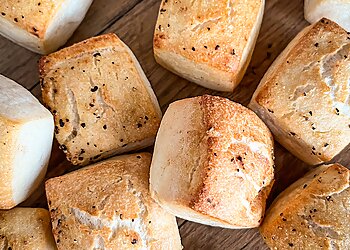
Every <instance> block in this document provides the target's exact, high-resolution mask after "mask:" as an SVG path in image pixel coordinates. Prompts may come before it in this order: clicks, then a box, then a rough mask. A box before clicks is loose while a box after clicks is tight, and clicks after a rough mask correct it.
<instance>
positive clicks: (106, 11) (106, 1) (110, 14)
mask: <svg viewBox="0 0 350 250" xmlns="http://www.w3.org/2000/svg"><path fill="white" fill-rule="evenodd" d="M141 1H142V0H98V1H94V2H93V4H92V5H91V8H90V10H89V11H88V13H87V15H86V17H85V19H84V21H83V22H82V24H81V25H80V26H79V28H78V29H77V30H76V32H75V33H74V34H73V36H72V38H71V39H70V40H69V41H68V43H67V44H72V43H73V42H77V41H81V40H83V39H85V38H87V37H90V36H94V35H96V34H98V33H100V32H101V31H103V30H104V29H106V28H107V27H108V26H109V25H110V24H112V23H113V22H115V21H116V20H118V19H119V18H120V17H121V16H123V15H124V14H125V13H127V12H128V11H129V10H130V9H132V8H133V7H134V6H135V5H136V4H138V3H139V2H141ZM0 53H1V61H0V74H3V75H5V76H7V77H9V78H11V79H13V80H15V81H17V82H18V83H20V84H22V85H23V86H24V87H26V88H28V89H31V88H33V86H35V85H36V84H37V83H38V79H39V78H38V66H37V62H38V60H39V58H40V55H38V54H35V53H33V52H30V51H29V50H26V49H25V48H23V47H21V46H19V45H16V44H14V43H12V42H11V41H9V40H7V39H6V38H4V37H0Z"/></svg>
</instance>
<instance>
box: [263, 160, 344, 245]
mask: <svg viewBox="0 0 350 250" xmlns="http://www.w3.org/2000/svg"><path fill="white" fill-rule="evenodd" d="M349 178H350V171H349V170H348V169H347V168H345V167H343V166H341V165H339V164H332V165H323V166H320V167H317V168H316V169H314V170H312V171H310V172H309V173H307V174H306V175H305V176H304V177H303V178H301V179H300V180H298V181H297V182H295V183H294V184H293V185H291V186H290V187H288V188H287V189H286V190H285V191H284V192H282V193H281V194H280V195H279V196H278V197H277V198H276V200H275V201H274V202H273V204H272V205H271V207H270V209H269V210H268V212H267V214H266V218H265V220H264V222H263V224H262V226H261V229H260V232H261V234H262V235H263V237H264V240H265V242H266V243H267V245H268V246H269V247H270V248H271V249H281V250H283V249H304V250H309V249H310V250H315V249H330V250H331V249H350V234H349V228H350V217H349V209H350V188H349V184H350V183H349Z"/></svg>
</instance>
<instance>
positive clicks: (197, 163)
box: [150, 96, 274, 228]
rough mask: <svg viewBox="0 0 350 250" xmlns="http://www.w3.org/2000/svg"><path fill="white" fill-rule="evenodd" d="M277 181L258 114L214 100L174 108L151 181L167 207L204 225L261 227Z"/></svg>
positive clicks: (269, 138)
mask: <svg viewBox="0 0 350 250" xmlns="http://www.w3.org/2000/svg"><path fill="white" fill-rule="evenodd" d="M273 178H274V169H273V139H272V136H271V133H270V132H269V130H268V128H267V127H266V126H265V124H264V123H263V122H262V121H261V120H260V119H259V118H258V117H257V116H256V115H255V114H254V112H252V111H250V110H248V109H247V108H245V107H243V106H241V105H239V104H237V103H233V102H231V101H229V100H227V99H225V98H221V97H213V96H201V97H195V98H190V99H184V100H181V101H177V102H174V103H172V104H170V106H169V108H168V110H167V111H166V113H165V115H164V118H163V120H162V122H161V126H160V129H159V132H158V135H157V138H156V144H155V149H154V154H153V159H152V165H151V177H150V190H151V195H152V197H153V198H154V199H155V200H156V201H158V202H159V204H161V206H163V208H165V209H166V210H168V211H169V212H171V213H173V214H175V215H176V216H178V217H181V218H183V219H187V220H191V221H195V222H198V223H202V224H207V225H212V226H219V227H226V228H250V227H257V226H259V224H260V222H261V219H262V217H263V215H264V209H265V202H266V198H267V196H268V194H269V192H270V188H271V186H272V184H273Z"/></svg>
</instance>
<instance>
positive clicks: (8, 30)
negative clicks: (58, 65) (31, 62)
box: [0, 0, 92, 54]
mask: <svg viewBox="0 0 350 250" xmlns="http://www.w3.org/2000/svg"><path fill="white" fill-rule="evenodd" d="M91 3H92V0H55V1H53V0H38V1H24V0H19V1H18V0H5V1H1V2H0V34H1V35H3V36H4V37H6V38H8V39H10V40H11V41H13V42H15V43H17V44H19V45H21V46H23V47H25V48H27V49H29V50H31V51H34V52H36V53H39V54H48V53H51V52H53V51H55V50H57V49H58V48H59V47H60V46H62V45H63V44H65V43H66V41H67V40H68V39H69V37H70V36H71V35H72V34H73V32H74V31H75V29H76V28H77V27H78V26H79V24H80V23H81V21H82V20H83V19H84V17H85V14H86V12H87V11H88V9H89V7H90V5H91Z"/></svg>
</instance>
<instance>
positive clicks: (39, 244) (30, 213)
mask: <svg viewBox="0 0 350 250" xmlns="http://www.w3.org/2000/svg"><path fill="white" fill-rule="evenodd" d="M0 249H3V250H37V249H45V250H55V249H57V248H56V244H55V241H54V238H53V236H52V232H51V223H50V214H49V212H48V211H47V210H46V209H43V208H22V207H17V208H14V209H11V210H8V211H0Z"/></svg>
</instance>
